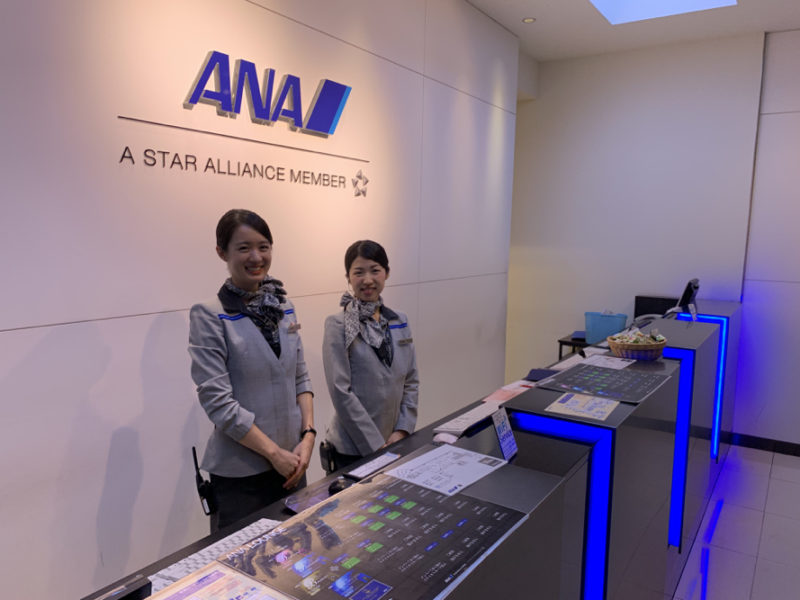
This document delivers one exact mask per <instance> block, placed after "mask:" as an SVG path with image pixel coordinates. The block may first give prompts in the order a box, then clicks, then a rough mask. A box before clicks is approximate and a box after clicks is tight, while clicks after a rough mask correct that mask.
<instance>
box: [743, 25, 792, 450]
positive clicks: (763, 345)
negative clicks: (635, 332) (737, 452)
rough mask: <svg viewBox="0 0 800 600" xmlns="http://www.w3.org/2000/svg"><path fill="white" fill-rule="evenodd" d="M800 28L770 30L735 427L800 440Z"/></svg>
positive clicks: (746, 273) (768, 437)
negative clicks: (799, 164)
mask: <svg viewBox="0 0 800 600" xmlns="http://www.w3.org/2000/svg"><path fill="white" fill-rule="evenodd" d="M798 65H800V31H789V32H783V33H775V34H769V35H768V36H767V41H766V48H765V58H764V84H763V91H762V96H761V115H760V118H759V132H758V153H757V156H756V165H755V181H754V187H753V209H752V216H751V223H750V234H749V238H748V251H747V269H746V271H745V281H744V294H743V297H742V305H743V306H742V334H741V344H740V357H739V364H740V365H742V366H741V367H740V369H739V378H738V382H737V393H736V412H735V415H734V431H736V432H737V433H744V434H748V435H753V436H757V437H762V438H767V439H774V440H780V441H786V442H792V443H795V444H800V428H798V426H797V424H798V423H800V403H798V401H797V390H798V389H799V388H800V371H798V368H797V365H798V363H800V347H798V345H797V343H796V340H797V339H798V336H799V335H800V334H799V333H798V332H800V311H798V309H797V307H798V306H800V261H798V256H800V237H799V236H798V235H797V224H798V223H800V202H799V201H798V200H800V192H798V190H800V171H799V170H798V168H797V160H798V157H800V79H798V69H800V67H798Z"/></svg>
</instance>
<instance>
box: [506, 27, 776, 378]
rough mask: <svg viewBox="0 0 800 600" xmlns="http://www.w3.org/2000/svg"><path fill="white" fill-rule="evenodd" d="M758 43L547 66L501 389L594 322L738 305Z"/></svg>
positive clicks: (515, 240)
mask: <svg viewBox="0 0 800 600" xmlns="http://www.w3.org/2000/svg"><path fill="white" fill-rule="evenodd" d="M762 40H763V36H761V35H750V36H744V37H734V38H724V39H717V40H710V41H704V42H698V43H691V44H681V45H675V46H664V47H657V48H649V49H644V50H637V51H630V52H623V53H615V54H608V55H602V56H595V57H590V58H580V59H571V60H564V61H553V62H545V63H540V64H539V73H538V95H537V97H536V99H535V100H534V101H529V102H524V103H520V105H519V110H518V114H517V138H516V150H515V163H516V164H515V174H514V190H513V197H514V205H513V212H512V230H511V257H510V266H509V308H508V326H507V346H506V354H507V361H506V379H507V380H512V379H516V378H519V377H521V376H523V375H524V374H525V373H527V371H528V369H530V368H531V367H538V366H543V365H545V364H548V363H550V362H552V361H554V360H555V359H556V357H557V344H556V340H557V339H558V338H559V337H562V336H563V335H566V334H568V333H571V332H572V331H573V330H575V329H583V328H584V317H583V314H584V312H585V311H597V310H599V311H602V310H604V309H611V310H613V311H615V312H623V313H626V314H628V315H632V314H633V301H634V296H635V295H637V294H648V295H668V296H675V295H678V294H679V293H680V291H681V290H682V289H683V286H684V285H685V283H686V281H687V280H689V279H690V278H692V277H699V278H700V282H701V287H700V297H701V298H709V299H717V300H739V297H740V294H741V287H742V276H743V269H744V259H745V248H746V239H747V225H748V214H749V201H750V187H751V181H752V172H753V157H754V147H755V138H756V124H757V115H758V100H759V90H760V80H761V64H762V49H763V42H762Z"/></svg>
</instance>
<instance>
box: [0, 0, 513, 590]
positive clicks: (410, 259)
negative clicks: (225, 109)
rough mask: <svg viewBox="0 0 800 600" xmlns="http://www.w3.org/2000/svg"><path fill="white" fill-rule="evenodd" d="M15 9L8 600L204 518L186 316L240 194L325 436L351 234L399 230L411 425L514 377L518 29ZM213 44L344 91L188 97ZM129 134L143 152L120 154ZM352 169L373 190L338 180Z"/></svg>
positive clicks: (348, 10) (339, 14)
mask: <svg viewBox="0 0 800 600" xmlns="http://www.w3.org/2000/svg"><path fill="white" fill-rule="evenodd" d="M12 4H13V6H7V7H5V8H6V13H7V14H8V15H13V17H11V18H6V19H3V20H2V24H0V40H1V41H0V44H2V51H3V57H4V62H3V73H4V78H5V81H6V82H8V87H7V88H6V89H7V90H12V89H13V90H15V91H14V92H13V93H10V92H9V93H7V94H4V97H3V100H2V102H3V108H4V110H3V111H2V112H1V113H0V130H2V131H3V138H2V142H0V160H1V161H2V165H3V179H2V182H1V183H0V186H1V187H2V198H3V209H4V210H3V215H4V216H3V225H2V228H3V235H2V236H0V249H2V251H0V272H2V273H3V274H4V275H5V279H6V285H4V286H3V287H2V289H0V305H2V307H3V309H4V310H3V311H2V313H1V314H0V365H2V366H0V381H2V382H3V395H4V398H5V402H4V405H5V406H6V407H7V408H6V414H5V417H4V418H3V420H2V425H0V427H2V435H0V457H2V458H0V461H1V463H2V464H1V465H0V469H1V471H0V472H2V473H3V478H4V483H3V486H2V488H1V489H0V514H2V515H3V521H2V524H1V525H2V531H3V535H2V536H1V537H0V540H1V541H0V559H1V560H0V565H2V566H0V572H2V574H3V575H6V576H7V575H9V574H13V575H14V578H13V579H11V580H10V581H11V583H10V584H7V587H6V588H4V594H5V595H7V596H8V597H18V598H21V597H25V598H52V597H66V596H69V597H78V596H81V595H84V594H87V593H89V592H91V591H92V590H94V589H97V588H99V587H101V586H103V585H105V584H107V583H109V582H111V581H113V580H115V579H117V578H119V577H121V576H123V575H124V574H126V573H128V572H131V571H133V570H134V569H136V568H137V567H139V566H142V565H144V564H147V563H149V562H152V561H154V560H156V559H157V558H159V557H161V556H163V555H165V554H167V553H169V552H171V551H173V550H175V549H177V548H179V547H182V546H184V545H186V544H187V543H189V542H191V541H193V540H195V539H197V538H199V537H201V536H202V535H204V534H205V533H206V532H207V522H206V520H205V518H204V517H203V516H202V514H201V511H200V507H199V502H198V500H197V498H196V494H195V491H194V488H193V479H192V471H191V459H190V455H189V448H190V446H191V445H192V444H195V445H198V446H199V447H200V448H202V447H203V446H204V444H205V439H206V436H207V434H208V431H209V424H208V421H207V419H206V418H205V415H204V414H203V413H202V411H201V410H200V409H199V408H198V406H197V402H196V399H195V395H194V390H193V385H192V384H191V381H190V379H189V361H188V355H187V352H186V341H187V336H188V322H187V320H188V308H189V306H190V305H191V304H192V303H194V302H197V301H199V300H202V299H204V298H208V297H211V296H212V295H213V294H215V293H216V290H217V289H218V288H219V285H220V284H221V282H222V280H223V278H224V277H225V269H224V264H223V263H222V262H221V261H219V260H218V259H217V258H216V256H215V254H214V238H213V228H214V226H215V224H216V221H217V219H218V218H219V216H220V215H221V214H222V213H223V212H224V211H225V210H227V209H228V208H232V207H237V206H238V207H245V208H251V209H254V210H256V211H258V212H260V213H261V214H263V215H264V216H265V217H266V219H267V221H268V222H269V224H270V226H271V228H272V230H273V234H274V236H275V252H274V261H273V268H272V272H273V274H274V275H276V276H277V277H279V278H282V279H283V280H284V281H285V283H286V286H287V288H288V290H289V292H290V295H291V296H292V297H293V299H294V301H295V304H296V306H297V310H298V314H299V316H300V319H301V322H302V324H303V329H302V335H303V340H304V343H305V346H306V355H307V359H308V362H309V365H310V369H311V376H312V380H313V382H314V385H315V391H316V402H315V406H316V412H317V418H316V422H317V424H318V426H319V427H318V428H319V429H320V430H322V429H324V424H325V422H326V421H327V420H328V417H329V416H330V413H331V407H330V401H329V398H328V394H327V391H326V390H325V387H324V378H323V373H322V367H321V357H320V345H321V336H322V323H323V320H324V317H325V315H327V314H329V313H331V312H334V311H335V310H337V304H338V298H339V295H340V294H341V292H342V291H343V289H344V278H343V275H344V274H343V270H344V269H343V265H342V255H343V252H344V249H345V248H346V246H347V245H348V244H349V243H350V242H352V241H353V240H355V239H358V238H364V237H370V238H374V239H377V240H379V241H381V242H382V243H384V245H385V246H386V247H387V251H388V253H389V257H390V262H391V266H392V271H391V277H390V279H389V282H388V283H389V286H390V287H388V288H387V290H386V293H385V298H386V300H387V304H389V305H390V306H394V307H396V308H398V309H400V310H402V311H404V312H407V313H408V314H409V317H410V320H411V326H412V329H413V331H414V337H415V341H416V345H417V350H418V356H419V362H420V370H421V376H422V393H421V409H420V415H421V419H420V421H421V422H420V424H421V425H424V424H425V423H428V422H430V421H431V420H432V419H434V418H437V417H439V416H442V415H444V414H446V413H448V412H450V411H452V410H453V409H455V408H457V407H459V406H461V405H463V404H465V403H468V402H471V401H472V400H474V399H476V398H478V397H479V396H481V395H484V394H487V393H489V392H490V391H492V390H494V389H495V388H496V387H498V386H499V385H501V384H502V382H503V364H504V347H505V320H506V319H505V317H506V314H505V306H506V289H507V264H508V246H509V228H510V213H511V181H512V171H513V149H514V127H515V111H516V105H515V99H516V78H517V41H516V39H515V38H514V37H513V36H511V35H510V34H509V33H508V32H506V31H505V30H503V29H502V28H500V27H499V26H498V25H497V24H496V23H494V22H493V21H491V20H490V19H488V18H486V17H484V16H483V15H482V14H481V13H479V12H478V11H477V10H475V9H474V8H473V7H471V6H470V5H468V4H467V3H466V2H463V1H461V0H427V1H426V0H414V1H409V2H403V3H397V2H390V1H388V0H383V1H380V2H373V1H367V0H359V1H348V2H344V1H341V0H340V1H336V2H331V1H325V0H319V1H307V2H302V3H300V2H288V1H286V2H277V1H276V2H270V1H267V0H263V1H262V2H259V3H256V4H254V3H251V2H245V1H242V0H240V1H238V2H231V1H225V2H223V1H220V0H201V1H189V0H177V1H175V2H169V3H163V2H157V1H156V0H137V1H136V2H134V1H132V0H112V1H110V2H109V1H103V2H101V1H99V0H94V1H92V0H84V1H82V2H74V3H53V2H44V1H43V0H36V1H33V2H21V1H18V0H16V1H14V2H13V3H12ZM259 4H260V6H259ZM211 50H219V51H222V52H226V53H228V54H230V57H231V60H234V59H236V58H242V59H245V60H249V61H252V62H255V63H256V66H257V68H258V70H259V72H261V71H262V70H263V69H265V68H268V67H271V68H274V69H275V70H276V73H277V77H276V79H277V80H278V81H280V79H281V77H282V76H283V75H284V74H286V73H292V74H295V75H298V76H299V77H300V78H301V81H302V84H303V92H304V95H303V101H304V102H308V101H309V100H310V96H311V95H312V94H313V90H314V88H315V86H316V83H317V82H318V81H319V80H320V79H322V78H330V79H333V80H335V81H339V82H342V83H345V84H347V85H350V86H352V88H353V91H352V93H351V95H350V98H349V100H348V103H347V105H346V107H345V110H344V112H343V114H342V118H341V120H340V122H339V125H338V128H337V130H336V132H335V134H334V135H332V136H329V137H328V138H323V137H318V136H310V135H305V134H302V133H298V132H295V131H291V130H290V128H289V127H287V126H286V124H285V123H282V122H278V123H275V124H274V125H272V126H269V127H267V126H263V125H256V124H253V123H251V122H250V120H249V118H248V117H247V113H246V111H243V113H242V114H241V115H239V117H238V118H236V119H229V118H222V117H219V116H217V114H216V112H215V110H214V109H213V107H211V106H208V105H197V106H195V107H194V109H192V110H191V111H189V110H186V109H184V108H183V106H182V104H183V101H184V99H185V98H186V96H187V94H188V92H189V89H190V86H191V84H192V81H193V79H194V77H195V76H196V74H197V72H198V70H199V69H200V66H201V64H202V62H203V60H204V59H205V57H206V55H207V53H208V52H210V51H211ZM120 117H126V118H120ZM131 119H139V120H144V121H149V122H157V123H162V124H166V125H168V126H164V125H154V124H152V123H143V122H142V121H135V120H131ZM203 131H206V132H207V131H212V132H215V133H217V134H220V135H208V134H206V133H202V132H203ZM248 140H250V141H248ZM270 144H271V145H270ZM126 146H127V147H130V148H131V150H132V152H133V155H134V157H135V164H131V162H130V161H120V158H121V156H122V153H123V150H124V148H125V147H126ZM145 148H153V149H160V150H167V151H170V152H178V153H181V154H187V153H188V154H194V155H196V156H197V160H198V165H199V166H200V168H199V170H198V172H196V173H195V172H187V171H182V170H179V169H177V168H172V169H170V168H161V167H148V166H146V165H145V164H144V163H143V161H142V152H143V151H144V149H145ZM209 157H211V158H219V159H221V160H222V162H223V164H225V162H226V161H227V160H230V161H232V163H233V164H235V163H236V162H237V161H242V162H248V161H249V162H258V163H262V164H264V163H266V164H276V165H284V166H285V167H286V168H287V169H288V168H296V169H309V170H314V171H324V172H332V173H335V174H342V175H344V176H346V178H347V181H348V186H347V188H346V189H330V188H319V187H313V186H305V185H300V184H290V183H288V182H283V183H278V182H266V181H257V180H251V179H246V178H238V177H231V176H223V175H214V174H209V173H203V172H202V166H203V165H204V164H205V161H206V160H207V159H208V158H209ZM359 169H361V170H363V172H364V173H365V174H366V175H367V177H368V178H369V180H370V181H369V184H368V194H367V196H366V198H364V197H356V196H354V194H353V189H352V187H351V185H350V184H349V181H350V178H352V177H353V176H354V175H355V173H356V172H357V171H358V170H359ZM314 460H315V464H314V469H313V470H312V471H311V474H312V478H313V477H314V476H318V475H319V474H320V469H319V467H318V465H317V464H316V456H315V457H314ZM4 580H5V581H9V578H8V577H6V578H5V579H4ZM8 585H10V587H8Z"/></svg>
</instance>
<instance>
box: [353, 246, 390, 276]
mask: <svg viewBox="0 0 800 600" xmlns="http://www.w3.org/2000/svg"><path fill="white" fill-rule="evenodd" d="M359 256H360V257H361V258H366V259H367V260H374V261H375V262H376V263H378V264H379V265H380V266H382V267H383V268H384V269H386V272H387V273H388V272H389V258H388V257H387V256H386V250H384V249H383V246H381V245H380V244H379V243H378V242H373V241H372V240H359V241H357V242H353V243H352V244H350V247H349V248H348V249H347V251H346V252H345V253H344V274H345V275H347V274H349V273H350V267H351V266H352V265H353V261H354V260H355V259H356V258H358V257H359Z"/></svg>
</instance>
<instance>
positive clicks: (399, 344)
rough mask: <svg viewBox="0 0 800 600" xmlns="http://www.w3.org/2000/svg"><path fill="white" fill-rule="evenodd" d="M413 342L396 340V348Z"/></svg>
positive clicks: (405, 339) (411, 339)
mask: <svg viewBox="0 0 800 600" xmlns="http://www.w3.org/2000/svg"><path fill="white" fill-rule="evenodd" d="M413 341H414V338H403V339H402V340H397V345H398V346H405V345H406V344H410V343H412V342H413Z"/></svg>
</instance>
